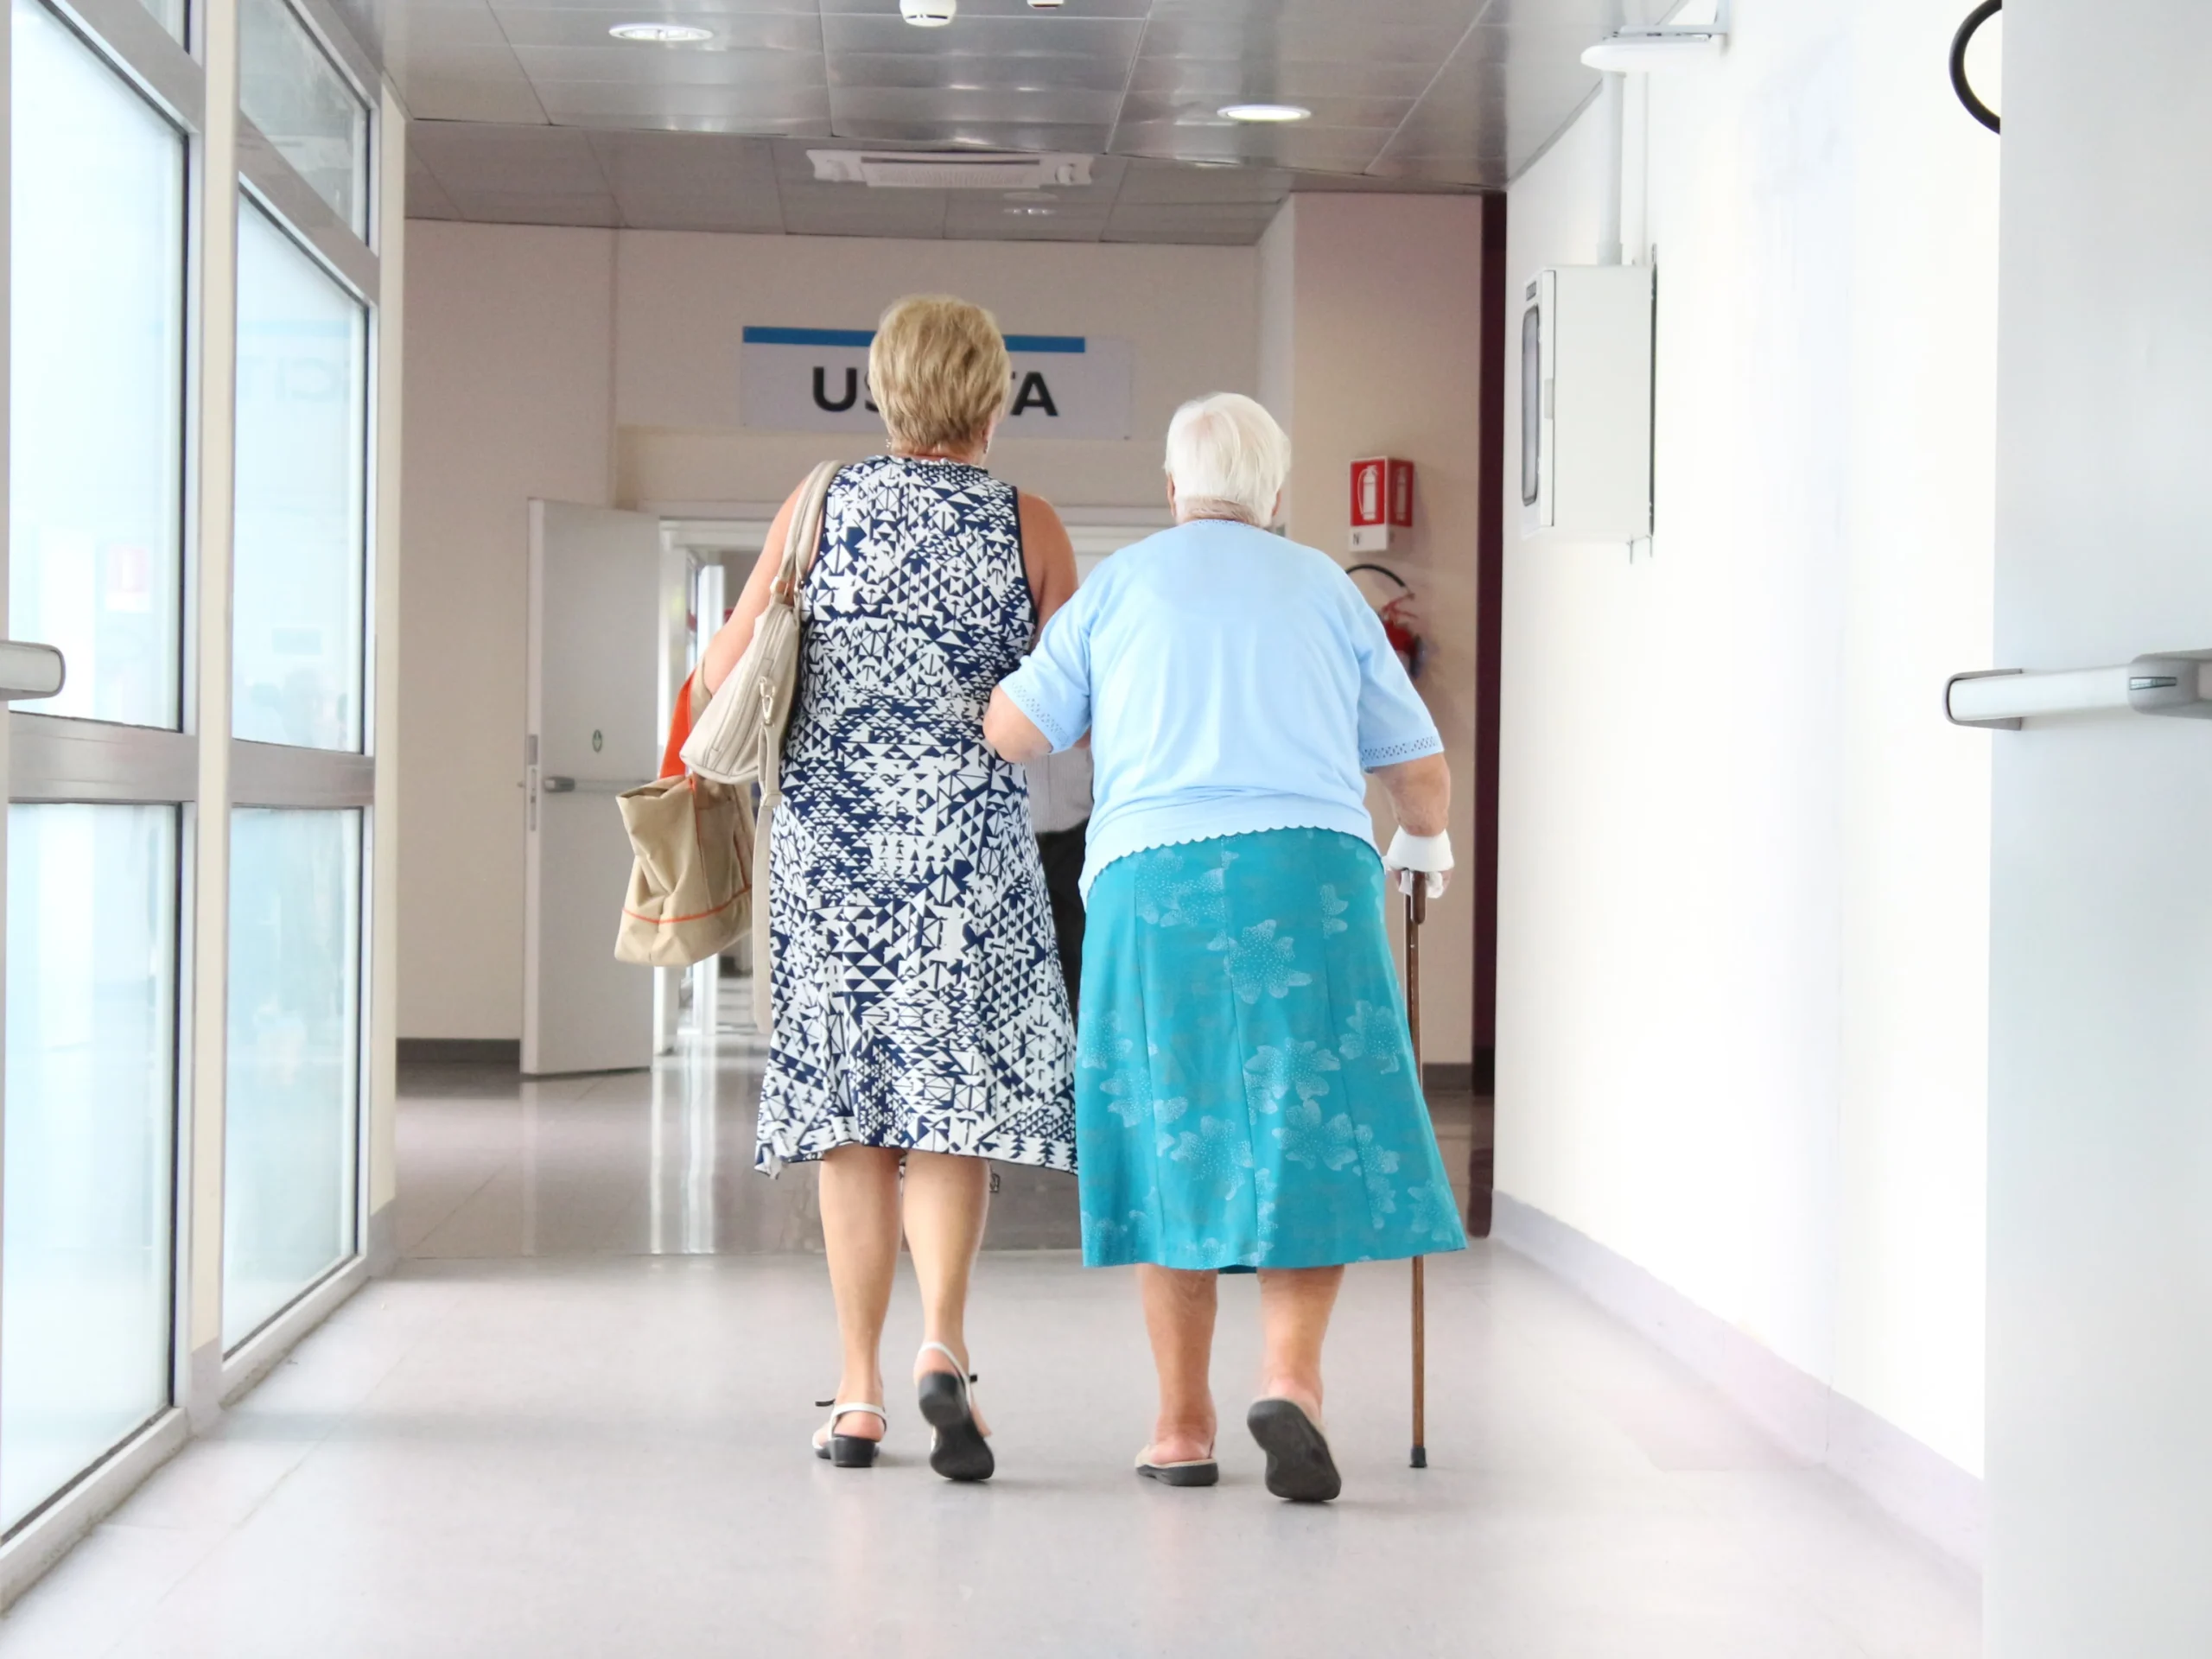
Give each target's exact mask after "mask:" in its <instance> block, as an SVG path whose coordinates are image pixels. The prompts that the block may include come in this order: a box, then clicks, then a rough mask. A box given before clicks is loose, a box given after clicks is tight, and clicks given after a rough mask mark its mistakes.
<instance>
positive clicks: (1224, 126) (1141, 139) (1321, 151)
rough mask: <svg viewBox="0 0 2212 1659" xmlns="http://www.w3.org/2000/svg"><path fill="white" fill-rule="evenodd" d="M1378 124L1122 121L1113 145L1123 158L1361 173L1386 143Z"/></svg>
mask: <svg viewBox="0 0 2212 1659" xmlns="http://www.w3.org/2000/svg"><path fill="white" fill-rule="evenodd" d="M1389 137H1390V130H1389V128H1384V127H1370V128H1349V129H1341V128H1332V127H1309V126H1295V127H1290V126H1281V127H1272V126H1271V127H1260V126H1244V125H1240V124H1237V123H1236V122H1234V121H1221V122H1217V123H1214V124H1209V125H1203V126H1202V125H1199V124H1196V123H1194V122H1192V123H1185V122H1175V121H1153V122H1145V123H1141V124H1134V125H1133V124H1127V123H1124V124H1122V126H1121V127H1120V128H1118V129H1117V130H1116V132H1115V134H1114V148H1115V149H1116V150H1117V151H1119V152H1120V153H1121V154H1122V155H1124V156H1154V157H1163V158H1166V159H1169V160H1182V161H1192V162H1239V161H1243V162H1261V163H1263V164H1267V165H1271V166H1275V167H1290V168H1319V169H1320V170H1323V171H1334V172H1340V173H1362V172H1364V171H1366V169H1367V165H1368V163H1369V162H1372V161H1373V160H1374V159H1375V158H1376V156H1378V155H1380V154H1381V153H1382V149H1383V145H1384V144H1385V143H1388V142H1389Z"/></svg>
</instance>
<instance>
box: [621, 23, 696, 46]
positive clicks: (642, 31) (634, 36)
mask: <svg viewBox="0 0 2212 1659" xmlns="http://www.w3.org/2000/svg"><path fill="white" fill-rule="evenodd" d="M607 33H608V34H610V35H613V37H614V38H615V39H616V40H618V41H644V42H645V44H647V45H649V46H690V45H694V44H696V42H698V41H711V40H713V39H714V38H715V31H714V30H713V29H698V28H695V27H694V26H693V25H691V24H690V23H617V24H615V25H614V27H613V28H612V29H608V30H607Z"/></svg>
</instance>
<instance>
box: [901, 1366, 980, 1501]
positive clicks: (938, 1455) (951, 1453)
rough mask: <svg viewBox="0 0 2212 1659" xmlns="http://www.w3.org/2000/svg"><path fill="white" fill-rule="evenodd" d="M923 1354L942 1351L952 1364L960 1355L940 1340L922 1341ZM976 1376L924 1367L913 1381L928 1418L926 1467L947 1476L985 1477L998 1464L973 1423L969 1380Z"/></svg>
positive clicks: (974, 1420) (961, 1477) (958, 1478)
mask: <svg viewBox="0 0 2212 1659" xmlns="http://www.w3.org/2000/svg"><path fill="white" fill-rule="evenodd" d="M922 1352H924V1353H925V1354H929V1353H938V1354H943V1355H944V1357H946V1358H947V1359H949V1360H950V1361H951V1362H952V1363H953V1364H954V1365H955V1366H957V1365H958V1364H959V1363H960V1356H959V1355H957V1354H956V1353H954V1352H953V1351H952V1350H951V1349H950V1348H948V1347H946V1346H945V1345H944V1344H943V1343H941V1342H925V1343H924V1344H922ZM975 1380H976V1379H975V1378H974V1377H973V1376H969V1374H968V1373H967V1372H966V1371H963V1370H950V1371H925V1372H923V1373H922V1375H921V1376H920V1377H919V1378H918V1379H917V1380H916V1382H915V1383H914V1393H915V1395H916V1398H917V1400H918V1402H919V1404H920V1406H921V1408H922V1416H923V1417H924V1418H925V1420H926V1421H928V1423H929V1426H930V1428H931V1435H930V1467H931V1468H932V1469H934V1470H936V1471H938V1473H939V1474H940V1475H943V1476H944V1478H946V1479H947V1480H988V1479H989V1478H991V1476H992V1474H993V1472H994V1471H995V1470H996V1469H997V1467H998V1459H995V1458H994V1457H993V1456H992V1455H991V1446H990V1442H989V1441H988V1440H985V1439H984V1438H983V1432H982V1430H981V1429H979V1428H977V1427H976V1405H975V1400H974V1398H973V1396H972V1395H970V1394H969V1383H973V1382H974V1381H975Z"/></svg>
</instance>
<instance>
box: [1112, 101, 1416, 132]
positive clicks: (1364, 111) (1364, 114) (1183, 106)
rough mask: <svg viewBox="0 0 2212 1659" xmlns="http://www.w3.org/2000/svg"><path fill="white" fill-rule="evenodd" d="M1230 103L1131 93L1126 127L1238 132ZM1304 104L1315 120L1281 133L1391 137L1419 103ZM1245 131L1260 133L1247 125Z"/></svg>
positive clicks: (1125, 114)
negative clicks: (1342, 131) (1359, 131)
mask: <svg viewBox="0 0 2212 1659" xmlns="http://www.w3.org/2000/svg"><path fill="white" fill-rule="evenodd" d="M1265 95H1266V94H1261V96H1265ZM1227 101H1229V100H1226V99H1222V98H1220V97H1218V96H1210V95H1206V94H1203V93H1201V94H1192V93H1188V92H1131V93H1130V94H1129V96H1128V100H1127V101H1126V102H1125V103H1124V104H1123V105H1122V125H1124V126H1131V127H1135V126H1150V125H1154V124H1159V123H1160V122H1177V123H1183V124H1197V125H1199V126H1202V127H1214V126H1221V127H1227V128H1229V129H1230V130H1236V126H1237V124H1236V123H1235V122H1232V121H1228V120H1224V118H1222V117H1221V116H1220V115H1219V114H1218V113H1217V111H1219V110H1220V108H1221V106H1222V105H1223V104H1224V102H1227ZM1414 102H1415V100H1414V99H1410V98H1307V99H1300V104H1302V105H1304V106H1305V107H1306V108H1307V109H1310V110H1311V111H1313V119H1312V120H1311V121H1301V122H1299V123H1298V124H1296V125H1295V126H1291V125H1289V124H1284V125H1283V126H1281V128H1280V129H1278V130H1281V131H1286V132H1288V131H1297V132H1313V131H1318V130H1322V129H1325V128H1331V127H1335V128H1379V129H1380V130H1382V131H1383V132H1384V133H1385V134H1389V133H1392V132H1395V131H1396V130H1397V129H1398V126H1399V124H1400V123H1402V122H1403V121H1404V120H1405V118H1407V117H1408V115H1411V114H1412V113H1413V111H1414ZM1244 130H1248V131H1249V130H1256V129H1255V127H1254V126H1253V125H1252V124H1247V125H1246V127H1245V129H1244Z"/></svg>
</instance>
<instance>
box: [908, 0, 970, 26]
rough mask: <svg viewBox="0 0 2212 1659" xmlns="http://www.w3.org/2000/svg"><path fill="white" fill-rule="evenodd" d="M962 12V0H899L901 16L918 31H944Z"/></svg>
mask: <svg viewBox="0 0 2212 1659" xmlns="http://www.w3.org/2000/svg"><path fill="white" fill-rule="evenodd" d="M959 10H960V0H899V16H901V17H904V18H905V19H906V21H907V22H910V23H912V25H913V26H914V27H915V28H916V29H943V28H944V26H945V25H946V24H947V23H949V22H951V21H952V19H953V16H954V15H955V14H956V13H957V12H958V11H959Z"/></svg>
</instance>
